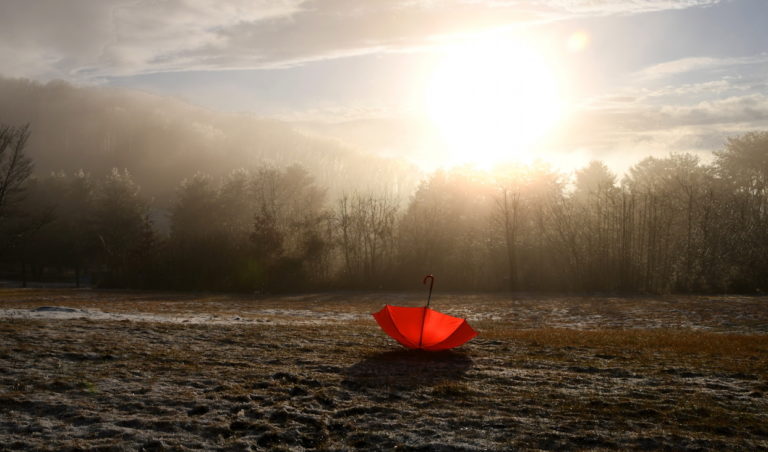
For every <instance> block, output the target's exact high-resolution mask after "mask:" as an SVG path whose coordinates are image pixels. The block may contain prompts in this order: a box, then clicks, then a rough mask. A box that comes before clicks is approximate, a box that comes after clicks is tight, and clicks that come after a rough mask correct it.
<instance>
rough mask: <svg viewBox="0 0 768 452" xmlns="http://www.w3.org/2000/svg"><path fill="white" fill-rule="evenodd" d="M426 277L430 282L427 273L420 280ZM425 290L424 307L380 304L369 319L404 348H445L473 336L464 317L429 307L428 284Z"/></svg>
mask: <svg viewBox="0 0 768 452" xmlns="http://www.w3.org/2000/svg"><path fill="white" fill-rule="evenodd" d="M428 278H431V279H432V283H433V284H434V277H433V276H432V275H427V276H426V277H425V278H424V283H425V284H426V281H427V279H428ZM429 293H430V298H429V299H428V300H427V306H424V307H423V308H409V307H402V306H390V305H384V307H383V308H382V309H381V310H380V311H379V312H376V313H375V314H373V318H375V319H376V322H377V323H378V324H379V326H380V327H381V329H383V330H384V332H386V333H387V334H388V335H389V336H390V337H392V339H394V340H396V341H397V342H399V343H400V344H402V345H403V346H405V347H408V348H415V349H422V350H430V351H438V350H448V349H449V348H453V347H458V346H459V345H461V344H463V343H465V342H467V341H468V340H470V339H472V338H473V337H475V336H477V332H476V331H475V330H473V329H472V327H471V326H469V324H468V323H467V321H466V320H464V319H460V318H458V317H453V316H450V315H447V314H443V313H442V312H438V311H435V310H434V309H430V308H429V307H428V305H429V300H431V298H432V286H431V285H430V290H429Z"/></svg>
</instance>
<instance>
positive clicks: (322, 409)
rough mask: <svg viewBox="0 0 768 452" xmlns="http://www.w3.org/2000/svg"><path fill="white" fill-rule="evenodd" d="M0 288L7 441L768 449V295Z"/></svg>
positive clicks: (1, 396) (1, 411)
mask: <svg viewBox="0 0 768 452" xmlns="http://www.w3.org/2000/svg"><path fill="white" fill-rule="evenodd" d="M422 295H423V294H421V293H418V294H417V293H413V294H404V293H357V292H350V293H339V292H337V293H331V294H310V295H301V296H279V297H253V296H242V295H210V294H198V295H194V294H167V293H146V292H111V291H93V290H82V291H75V290H41V289H30V290H19V289H2V290H0V444H1V446H0V448H8V449H10V450H16V449H20V450H138V449H144V450H256V449H280V448H284V449H290V450H302V449H304V450H348V449H394V448H398V449H402V450H488V449H490V450H510V449H522V450H537V449H545V450H581V449H589V450H611V449H621V450H626V449H643V450H653V449H671V450H724V449H746V450H757V449H768V298H765V297H736V296H719V297H715V296H709V297H705V296H690V297H679V296H675V297H671V296H670V297H632V298H611V297H558V296H555V297H546V296H536V297H533V296H513V295H504V296H502V295H489V294H451V295H445V294H436V295H435V296H434V297H433V301H432V307H433V308H435V309H438V310H440V311H442V312H445V313H447V314H451V315H456V316H461V317H466V318H467V319H468V320H469V322H470V323H471V324H472V326H473V327H475V329H476V330H478V332H479V336H478V337H477V338H475V339H474V340H472V341H471V342H469V343H467V344H465V345H464V346H462V347H459V348H457V349H455V350H453V351H450V352H440V353H426V352H425V353H416V352H410V351H405V350H404V349H402V348H401V347H400V346H399V345H397V344H396V343H395V342H394V341H393V340H391V339H390V338H388V337H387V336H386V335H385V334H384V333H383V332H382V331H381V330H380V329H379V328H378V326H377V325H376V323H375V322H374V320H373V319H372V318H371V316H370V313H371V312H374V311H375V310H378V309H379V308H380V307H381V306H382V305H383V304H384V303H389V304H398V305H406V306H419V305H421V304H422V303H423V296H422Z"/></svg>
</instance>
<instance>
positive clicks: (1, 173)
mask: <svg viewBox="0 0 768 452" xmlns="http://www.w3.org/2000/svg"><path fill="white" fill-rule="evenodd" d="M29 133H30V132H29V124H27V125H25V126H21V127H14V126H9V125H0V220H1V219H2V218H3V216H4V215H5V213H6V210H7V208H8V204H9V203H11V202H13V201H14V200H15V199H16V197H17V196H18V195H19V194H20V193H21V191H22V190H23V186H24V182H25V181H26V180H27V178H28V177H29V175H30V174H31V173H32V161H31V160H30V159H29V157H27V156H26V155H25V154H24V146H25V145H26V144H27V139H28V138H29Z"/></svg>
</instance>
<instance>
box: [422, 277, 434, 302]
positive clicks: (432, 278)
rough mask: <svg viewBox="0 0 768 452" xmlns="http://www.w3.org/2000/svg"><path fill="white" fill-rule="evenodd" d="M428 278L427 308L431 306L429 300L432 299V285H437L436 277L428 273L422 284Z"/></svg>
mask: <svg viewBox="0 0 768 452" xmlns="http://www.w3.org/2000/svg"><path fill="white" fill-rule="evenodd" d="M427 279H429V280H430V281H429V296H428V297H427V306H426V307H427V308H428V307H429V302H430V301H431V300H432V287H433V286H434V285H435V277H434V276H432V274H431V273H430V274H428V275H427V276H425V277H424V280H422V281H421V283H422V284H426V283H427Z"/></svg>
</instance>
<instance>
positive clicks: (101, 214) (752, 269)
mask: <svg viewBox="0 0 768 452" xmlns="http://www.w3.org/2000/svg"><path fill="white" fill-rule="evenodd" d="M0 90H4V91H3V92H2V97H4V98H8V99H16V100H15V101H11V102H10V103H4V104H3V107H2V112H1V114H0V123H1V124H2V125H1V126H0V272H2V277H3V278H4V279H8V278H13V279H19V280H24V281H27V280H38V281H39V280H48V281H71V282H77V284H95V285H98V286H104V287H129V288H156V289H184V290H222V291H260V292H276V291H300V290H318V289H335V288H376V289H379V288H381V289H396V288H412V287H414V286H415V285H416V284H417V283H418V280H419V278H420V277H421V276H423V274H425V273H434V274H436V275H438V277H439V278H440V280H441V287H443V288H444V289H454V290H512V291H558V292H589V293H595V292H600V293H669V292H678V293H691V292H742V293H757V292H762V291H765V290H768V232H767V231H768V132H753V133H748V134H746V135H742V136H737V137H733V138H731V139H729V140H728V141H727V142H726V143H724V145H723V149H722V150H721V151H719V152H717V153H716V158H715V160H714V161H713V162H712V163H711V164H703V163H702V162H700V161H699V160H698V159H697V158H696V157H694V156H692V155H688V154H671V155H669V156H668V157H665V158H653V157H649V158H646V159H644V160H642V161H639V162H637V163H636V164H635V165H634V166H632V167H631V168H630V170H629V171H628V172H627V173H626V175H624V176H623V177H619V176H617V175H615V174H613V173H611V171H610V170H609V169H608V167H607V166H606V165H605V164H603V163H601V162H599V161H593V162H591V163H590V164H589V165H587V166H585V167H584V168H581V169H578V170H577V171H575V172H574V173H573V174H571V175H566V174H561V173H558V172H555V171H554V170H552V169H551V168H549V167H547V166H546V165H543V164H536V165H533V166H530V167H520V166H507V167H498V168H496V169H494V170H493V171H481V170H478V169H473V168H456V169H452V170H445V171H438V172H435V173H433V174H430V175H427V176H425V177H423V178H422V180H421V182H420V183H418V184H417V185H416V184H415V182H409V181H410V180H413V181H415V180H417V178H418V177H421V176H419V175H415V173H412V172H411V171H412V170H411V169H410V168H408V167H407V166H406V165H404V164H401V163H397V162H393V161H389V160H385V159H380V158H376V157H368V156H365V155H364V154H361V153H356V152H354V151H350V150H345V149H343V148H341V147H339V146H337V145H333V144H330V143H328V142H322V141H319V140H316V139H313V138H308V137H304V136H302V135H300V134H298V133H295V132H293V131H291V130H290V129H289V128H288V127H286V126H285V125H282V124H280V123H273V122H267V121H262V120H256V119H252V118H244V117H240V116H236V115H223V114H220V113H212V112H207V111H205V110H202V109H199V110H198V109H194V108H193V107H189V106H187V105H184V104H181V103H175V102H174V101H170V100H168V99H162V98H157V97H154V96H149V95H147V96H146V97H142V96H138V97H137V96H136V95H135V94H131V93H121V92H115V91H107V90H104V91H101V90H99V89H80V88H73V87H71V86H68V85H64V84H60V83H52V84H48V85H40V84H37V83H33V82H27V81H22V80H2V82H1V83H0ZM25 90H26V91H25ZM23 93H26V94H23ZM35 105H36V106H35ZM17 111H18V112H20V113H18V114H16V112H17ZM62 118H66V120H65V119H62ZM11 119H13V120H11ZM19 121H21V122H19ZM228 121H231V122H228ZM27 123H28V124H29V126H25V125H24V124H27ZM30 133H31V135H30ZM206 140H207V141H206ZM33 163H34V165H36V166H37V171H36V172H35V173H34V174H33V173H32V164H33ZM409 187H412V188H409Z"/></svg>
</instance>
